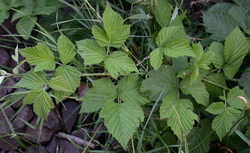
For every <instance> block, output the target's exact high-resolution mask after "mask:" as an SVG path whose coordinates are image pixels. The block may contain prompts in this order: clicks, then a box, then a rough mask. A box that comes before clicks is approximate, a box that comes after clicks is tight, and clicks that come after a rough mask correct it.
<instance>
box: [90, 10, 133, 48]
mask: <svg viewBox="0 0 250 153" xmlns="http://www.w3.org/2000/svg"><path fill="white" fill-rule="evenodd" d="M103 28H104V30H103V29H101V28H99V27H97V26H94V27H93V29H92V33H93V35H94V38H95V39H96V40H97V42H98V43H99V45H100V46H103V47H105V46H112V47H116V48H119V47H121V46H122V45H123V44H124V43H125V41H126V40H127V39H128V37H129V33H130V26H129V25H124V24H123V19H122V17H121V16H120V15H119V14H118V13H116V12H115V11H113V10H112V8H111V7H110V6H109V5H107V6H106V9H105V11H104V13H103Z"/></svg>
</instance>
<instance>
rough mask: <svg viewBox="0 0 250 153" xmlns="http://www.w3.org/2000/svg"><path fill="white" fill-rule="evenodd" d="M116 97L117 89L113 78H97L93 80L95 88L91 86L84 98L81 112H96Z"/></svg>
mask: <svg viewBox="0 0 250 153" xmlns="http://www.w3.org/2000/svg"><path fill="white" fill-rule="evenodd" d="M116 97H117V89H116V87H115V85H114V84H113V83H112V81H111V80H108V79H99V80H96V81H94V82H93V88H90V89H89V90H88V91H87V93H86V94H85V96H84V97H83V98H82V100H83V103H82V104H81V107H82V108H81V113H84V112H86V113H88V112H96V111H98V110H99V109H101V108H102V107H103V106H104V104H105V103H107V102H112V101H114V100H115V98H116Z"/></svg>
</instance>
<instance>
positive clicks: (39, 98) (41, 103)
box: [23, 89, 54, 120]
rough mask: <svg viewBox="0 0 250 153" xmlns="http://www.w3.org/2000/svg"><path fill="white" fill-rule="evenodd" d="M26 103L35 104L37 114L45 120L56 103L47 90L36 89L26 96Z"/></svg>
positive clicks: (34, 108)
mask: <svg viewBox="0 0 250 153" xmlns="http://www.w3.org/2000/svg"><path fill="white" fill-rule="evenodd" d="M23 103H24V104H33V110H34V112H35V113H36V115H37V116H38V117H40V118H42V119H44V120H46V119H47V117H48V115H49V112H50V110H51V109H53V108H54V104H53V101H52V99H51V98H50V96H49V95H48V94H47V92H46V91H44V90H41V89H34V90H31V91H30V92H29V94H28V95H26V96H25V97H24V100H23Z"/></svg>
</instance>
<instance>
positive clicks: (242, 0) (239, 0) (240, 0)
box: [233, 0, 250, 8]
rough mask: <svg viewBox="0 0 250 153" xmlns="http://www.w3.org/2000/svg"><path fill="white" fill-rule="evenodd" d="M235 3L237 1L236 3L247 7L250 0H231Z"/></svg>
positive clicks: (249, 4) (249, 5)
mask: <svg viewBox="0 0 250 153" xmlns="http://www.w3.org/2000/svg"><path fill="white" fill-rule="evenodd" d="M233 1H234V2H235V3H237V4H238V5H240V6H242V7H245V8H249V7H250V1H249V0H233Z"/></svg>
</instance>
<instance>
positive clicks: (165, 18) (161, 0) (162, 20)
mask: <svg viewBox="0 0 250 153" xmlns="http://www.w3.org/2000/svg"><path fill="white" fill-rule="evenodd" d="M172 9H173V8H172V6H171V5H170V4H169V3H168V1H166V0H156V1H155V9H154V13H155V18H156V21H157V22H158V23H159V24H160V25H161V27H165V26H167V25H168V24H169V22H170V19H171V16H172Z"/></svg>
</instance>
